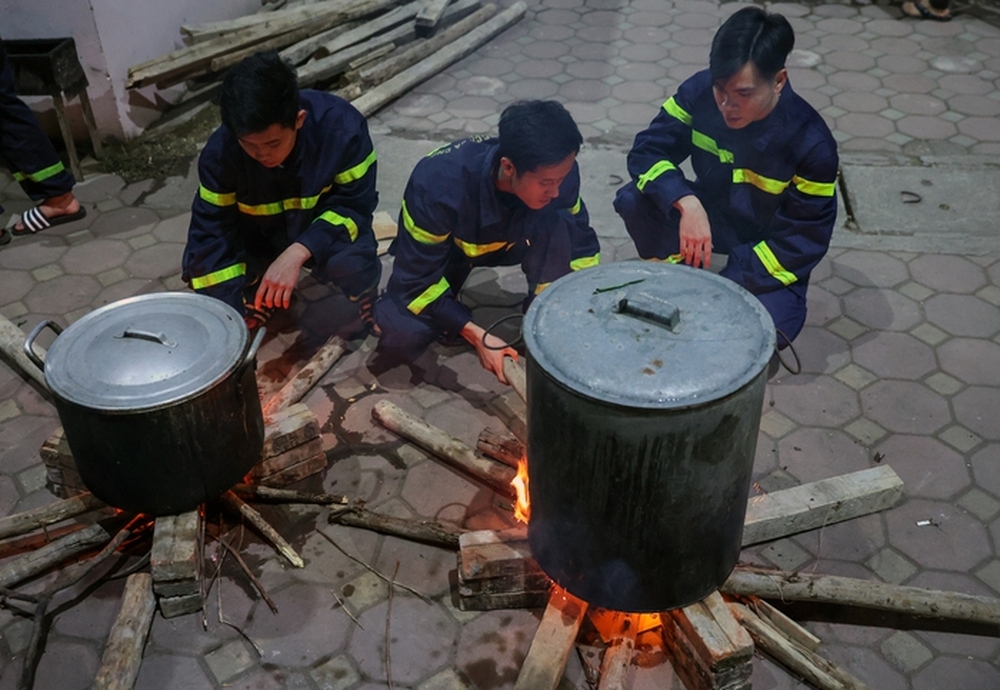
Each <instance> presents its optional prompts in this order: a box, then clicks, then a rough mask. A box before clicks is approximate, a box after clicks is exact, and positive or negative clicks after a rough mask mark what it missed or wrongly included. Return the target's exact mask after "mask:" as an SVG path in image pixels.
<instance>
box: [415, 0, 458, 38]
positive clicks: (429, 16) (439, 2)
mask: <svg viewBox="0 0 1000 690" xmlns="http://www.w3.org/2000/svg"><path fill="white" fill-rule="evenodd" d="M449 1H450V0H423V1H422V2H421V3H420V11H419V12H417V18H416V21H415V22H414V23H415V24H416V25H417V32H418V34H419V35H421V36H429V35H431V34H432V33H434V29H435V28H436V27H437V25H438V22H439V21H441V16H442V15H443V14H444V10H445V8H446V7H447V6H448V2H449Z"/></svg>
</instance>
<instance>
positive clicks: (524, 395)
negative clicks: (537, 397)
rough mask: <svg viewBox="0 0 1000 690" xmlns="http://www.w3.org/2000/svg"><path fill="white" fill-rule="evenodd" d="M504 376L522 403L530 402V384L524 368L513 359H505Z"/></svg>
mask: <svg viewBox="0 0 1000 690" xmlns="http://www.w3.org/2000/svg"><path fill="white" fill-rule="evenodd" d="M503 375H504V377H505V378H506V379H507V383H509V384H510V387H511V388H513V389H514V392H515V393H517V397H519V398H520V399H521V400H522V401H524V402H527V401H528V384H527V381H526V380H525V375H524V367H523V366H521V363H520V362H518V361H517V360H516V359H514V358H513V357H504V358H503Z"/></svg>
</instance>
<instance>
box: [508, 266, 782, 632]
mask: <svg viewBox="0 0 1000 690" xmlns="http://www.w3.org/2000/svg"><path fill="white" fill-rule="evenodd" d="M524 336H525V341H526V343H527V351H528V358H527V368H526V375H527V389H528V391H527V401H528V480H529V481H528V486H529V490H530V496H531V519H530V522H529V524H528V541H529V543H530V545H531V552H532V555H533V556H534V557H535V559H536V560H537V561H538V563H539V565H541V567H542V569H543V570H544V571H545V572H546V573H547V574H548V575H549V576H550V577H551V578H552V579H554V580H555V581H556V582H558V583H559V584H560V585H562V586H563V587H565V588H566V589H567V590H569V591H570V592H572V593H573V594H575V595H576V596H578V597H580V598H582V599H584V600H586V601H588V602H590V603H591V604H592V605H596V606H602V607H605V608H609V609H614V610H619V611H629V612H652V611H663V610H667V609H671V608H677V607H680V606H686V605H687V604H690V603H693V602H695V601H699V600H701V599H703V598H704V597H705V596H707V595H708V594H710V593H711V592H712V591H714V590H715V589H717V588H718V587H719V586H720V585H721V584H722V583H723V582H724V581H725V580H726V578H727V577H728V576H729V574H730V573H731V572H732V569H733V567H734V566H735V564H736V560H737V558H738V556H739V552H740V543H741V539H742V534H743V522H744V517H745V513H746V504H747V497H748V493H749V490H750V474H751V469H752V466H753V459H754V451H755V448H756V443H757V430H758V427H759V424H760V415H761V408H762V405H763V398H764V387H765V383H766V369H767V363H768V361H769V359H770V357H771V354H772V352H773V350H774V325H773V323H772V321H771V318H770V316H769V315H768V313H767V311H766V310H765V309H764V307H763V306H762V305H761V304H760V302H759V301H758V300H757V299H756V298H755V297H754V296H753V295H751V294H750V293H749V292H747V291H746V290H744V289H743V288H741V287H739V286H738V285H736V284H735V283H733V282H731V281H729V280H726V279H724V278H721V277H719V276H717V275H714V274H712V273H710V272H708V271H702V270H694V269H691V268H689V267H686V266H676V265H670V264H662V263H651V262H638V261H628V262H620V263H613V264H607V265H602V266H598V267H596V268H591V269H587V270H585V271H580V272H578V273H574V274H572V275H569V276H566V277H564V278H561V279H559V280H558V281H555V282H554V283H553V284H552V285H551V286H549V288H548V289H546V290H545V292H543V293H541V294H540V295H539V296H538V297H536V298H535V300H534V302H533V303H532V305H531V308H530V309H529V310H528V312H527V314H526V315H525V322H524Z"/></svg>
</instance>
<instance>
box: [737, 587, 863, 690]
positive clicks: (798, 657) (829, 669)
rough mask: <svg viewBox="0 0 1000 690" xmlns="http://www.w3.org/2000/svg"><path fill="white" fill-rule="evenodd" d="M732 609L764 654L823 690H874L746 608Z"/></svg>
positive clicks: (738, 605)
mask: <svg viewBox="0 0 1000 690" xmlns="http://www.w3.org/2000/svg"><path fill="white" fill-rule="evenodd" d="M729 607H730V609H731V610H732V611H733V613H734V614H735V615H736V617H737V618H738V619H739V621H740V623H742V624H743V627H744V628H746V629H747V631H748V632H749V633H750V635H751V636H752V637H753V639H754V642H756V643H757V645H758V646H759V647H760V648H761V649H762V650H764V651H765V652H767V653H768V654H770V655H771V656H772V657H774V658H775V659H776V660H777V661H779V662H780V663H781V664H783V665H785V666H787V667H788V668H789V669H791V670H792V671H793V672H794V673H796V674H798V675H801V676H802V677H803V678H805V679H806V680H807V681H809V682H810V683H811V684H813V685H815V686H816V687H817V688H820V690H871V689H870V688H869V687H868V686H867V685H865V684H864V683H862V682H861V681H860V680H858V679H857V678H854V677H853V676H852V675H851V674H850V673H848V672H847V671H846V670H844V669H843V668H841V667H839V666H837V665H836V664H834V663H833V662H832V661H829V660H828V659H824V658H823V657H821V656H820V655H819V654H816V653H815V652H813V651H811V650H808V649H806V648H805V647H801V646H799V645H798V644H796V643H795V642H793V641H792V640H790V639H789V638H787V637H785V636H784V635H783V634H782V633H781V631H779V630H778V629H777V628H775V627H774V626H772V625H771V624H770V623H769V622H768V621H767V620H766V619H764V618H761V617H759V616H757V614H755V613H754V612H753V611H751V610H750V609H749V608H747V607H746V606H743V605H742V604H736V603H731V604H729Z"/></svg>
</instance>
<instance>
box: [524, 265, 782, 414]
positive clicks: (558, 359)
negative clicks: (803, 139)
mask: <svg viewBox="0 0 1000 690" xmlns="http://www.w3.org/2000/svg"><path fill="white" fill-rule="evenodd" d="M524 339H525V342H526V344H527V347H528V354H529V356H530V357H531V358H532V359H533V360H534V361H535V362H536V363H537V364H538V366H540V367H541V368H542V370H544V371H545V372H546V373H548V374H549V375H550V376H552V377H553V378H555V379H556V380H557V381H559V382H560V383H562V384H563V385H565V386H567V387H568V388H570V389H571V390H573V391H575V392H577V393H579V394H581V395H584V396H587V397H590V398H595V399H599V400H602V401H605V402H608V403H613V404H621V405H628V406H635V407H643V408H682V407H689V406H692V405H699V404H703V403H707V402H710V401H713V400H717V399H719V398H723V397H725V396H727V395H729V394H730V393H733V392H735V391H738V390H740V389H741V388H742V387H743V386H744V385H746V384H747V383H749V382H750V381H752V380H753V379H754V378H755V377H756V376H757V375H758V374H759V373H760V372H761V370H762V369H763V368H764V367H766V366H767V363H768V361H769V360H770V358H771V355H772V353H773V351H774V344H775V334H774V323H773V322H772V320H771V316H770V315H769V314H768V313H767V310H766V309H764V306H763V305H762V304H761V303H760V302H759V301H758V300H757V298H756V297H754V296H753V295H752V294H750V293H749V292H747V291H746V290H745V289H743V288H742V287H740V286H739V285H737V284H736V283H734V282H732V281H731V280H728V279H726V278H723V277H721V276H718V275H716V274H714V273H711V272H709V271H706V270H699V269H693V268H691V267H689V266H684V265H674V264H666V263H654V262H648V261H623V262H617V263H611V264H603V265H600V266H596V267H594V268H588V269H586V270H583V271H578V272H576V273H572V274H570V275H567V276H564V277H562V278H560V279H559V280H557V281H555V282H553V283H552V285H550V286H549V287H548V288H547V289H546V290H545V291H544V292H542V293H541V294H540V295H538V297H536V298H535V300H534V302H533V303H532V305H531V307H530V308H529V309H528V312H527V314H526V315H525V319H524Z"/></svg>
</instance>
